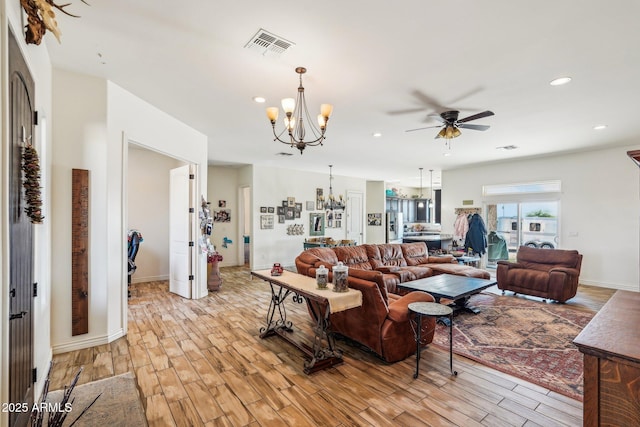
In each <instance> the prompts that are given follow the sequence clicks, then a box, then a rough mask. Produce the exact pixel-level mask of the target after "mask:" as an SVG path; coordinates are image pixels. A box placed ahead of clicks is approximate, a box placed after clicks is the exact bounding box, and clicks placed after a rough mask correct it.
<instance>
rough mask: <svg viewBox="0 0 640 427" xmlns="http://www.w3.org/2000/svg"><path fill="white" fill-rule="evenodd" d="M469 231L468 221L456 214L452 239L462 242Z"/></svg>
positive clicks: (463, 215) (463, 216) (461, 215)
mask: <svg viewBox="0 0 640 427" xmlns="http://www.w3.org/2000/svg"><path fill="white" fill-rule="evenodd" d="M468 231H469V219H468V218H467V216H466V215H465V214H463V213H461V214H458V217H457V218H456V222H454V223H453V238H454V239H456V240H462V239H464V238H465V236H466V235H467V232H468Z"/></svg>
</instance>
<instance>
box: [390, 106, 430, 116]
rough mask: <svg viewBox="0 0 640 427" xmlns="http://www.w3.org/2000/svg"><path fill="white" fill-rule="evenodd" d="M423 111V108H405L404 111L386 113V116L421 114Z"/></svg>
mask: <svg viewBox="0 0 640 427" xmlns="http://www.w3.org/2000/svg"><path fill="white" fill-rule="evenodd" d="M423 111H424V107H417V108H405V109H404V110H393V111H389V112H387V114H389V115H391V116H398V115H402V114H411V113H422V112H423Z"/></svg>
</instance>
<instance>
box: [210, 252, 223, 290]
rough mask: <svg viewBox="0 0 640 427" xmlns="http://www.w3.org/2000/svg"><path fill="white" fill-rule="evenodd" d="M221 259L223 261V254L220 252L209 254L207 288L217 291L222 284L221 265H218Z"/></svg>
mask: <svg viewBox="0 0 640 427" xmlns="http://www.w3.org/2000/svg"><path fill="white" fill-rule="evenodd" d="M220 261H222V255H220V254H219V253H218V252H213V253H209V255H207V289H208V290H209V291H217V290H219V289H220V286H222V277H220V266H219V265H218V263H219V262H220Z"/></svg>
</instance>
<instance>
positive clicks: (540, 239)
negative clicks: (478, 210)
mask: <svg viewBox="0 0 640 427" xmlns="http://www.w3.org/2000/svg"><path fill="white" fill-rule="evenodd" d="M485 211H486V212H487V218H486V225H487V232H488V233H489V234H491V232H494V233H495V234H497V235H498V236H499V237H500V238H501V239H503V240H504V241H505V243H506V246H507V248H508V252H509V258H510V259H511V260H515V254H516V252H517V250H518V247H520V246H529V247H533V248H540V249H554V248H558V246H559V244H560V237H559V236H560V235H559V233H558V224H559V220H560V218H559V202H558V201H553V200H542V201H514V202H503V203H495V204H488V205H487V209H486V210H485ZM491 261H492V260H491V257H490V259H489V262H490V263H491ZM493 261H495V260H493Z"/></svg>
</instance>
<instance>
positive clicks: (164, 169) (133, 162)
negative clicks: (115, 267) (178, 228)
mask: <svg viewBox="0 0 640 427" xmlns="http://www.w3.org/2000/svg"><path fill="white" fill-rule="evenodd" d="M184 164H185V163H184V162H182V161H180V160H176V159H174V158H172V157H168V156H165V155H162V154H159V153H156V152H155V151H150V150H145V149H141V148H139V147H137V146H136V145H134V144H129V150H128V168H127V185H128V191H127V193H128V194H127V200H128V222H127V230H129V229H136V230H138V231H140V233H141V234H142V238H143V242H142V243H141V244H140V249H139V251H138V255H137V256H136V261H135V262H136V267H137V269H136V272H135V273H134V274H133V276H132V282H133V283H139V282H150V281H153V280H169V171H170V170H171V169H174V168H177V167H180V166H182V165H184Z"/></svg>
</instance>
